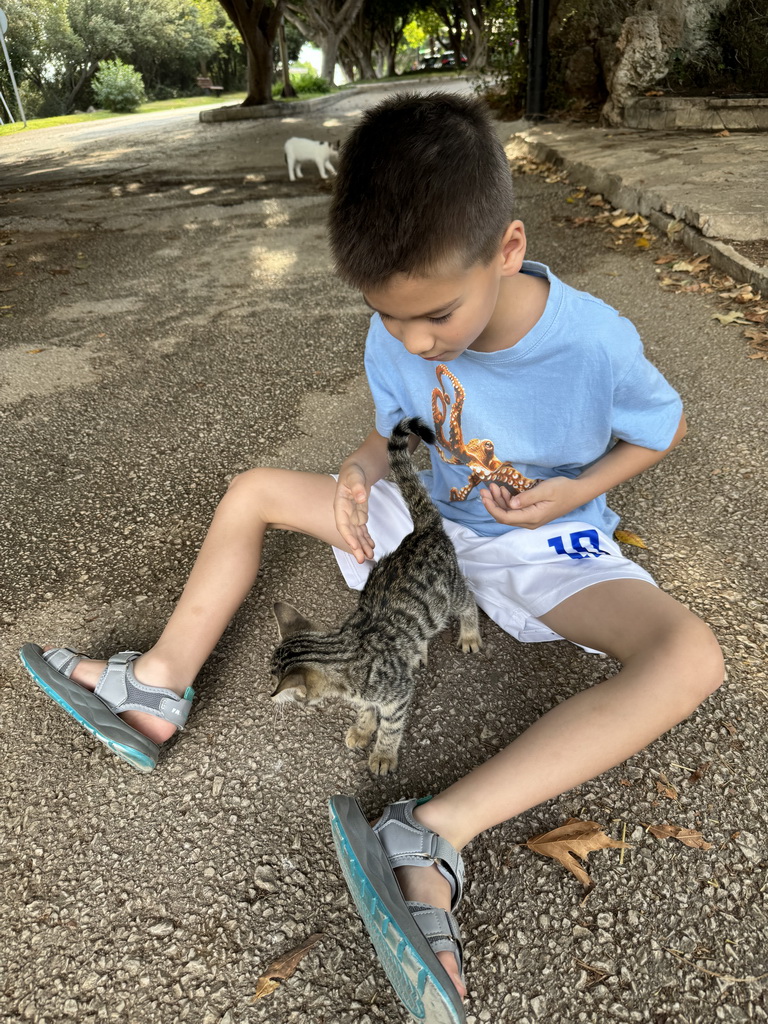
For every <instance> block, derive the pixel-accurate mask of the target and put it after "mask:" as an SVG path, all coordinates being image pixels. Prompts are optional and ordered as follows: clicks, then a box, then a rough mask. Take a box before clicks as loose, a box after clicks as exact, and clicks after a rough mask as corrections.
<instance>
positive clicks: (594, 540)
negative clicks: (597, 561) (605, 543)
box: [547, 530, 608, 558]
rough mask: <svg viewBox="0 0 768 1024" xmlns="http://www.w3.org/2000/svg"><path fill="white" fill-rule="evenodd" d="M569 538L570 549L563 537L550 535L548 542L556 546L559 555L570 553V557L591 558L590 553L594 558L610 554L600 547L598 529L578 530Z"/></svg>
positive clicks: (552, 546) (553, 546)
mask: <svg viewBox="0 0 768 1024" xmlns="http://www.w3.org/2000/svg"><path fill="white" fill-rule="evenodd" d="M568 539H569V540H570V548H571V549H570V551H569V550H567V548H566V546H565V544H564V543H563V538H562V537H550V538H549V540H548V541H547V544H548V545H549V546H550V547H551V548H554V549H555V551H556V552H557V553H558V555H568V557H569V558H589V556H590V555H592V557H593V558H599V557H600V555H607V554H608V552H607V551H603V550H602V549H601V548H600V538H599V537H598V535H597V530H576V532H575V533H572V534H571V535H570V537H569V538H568ZM585 544H586V545H587V546H586V547H585Z"/></svg>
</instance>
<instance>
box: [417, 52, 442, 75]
mask: <svg viewBox="0 0 768 1024" xmlns="http://www.w3.org/2000/svg"><path fill="white" fill-rule="evenodd" d="M442 66H443V56H442V54H440V56H439V57H422V58H421V62H420V63H419V67H418V70H419V71H439V70H440V69H441V68H442Z"/></svg>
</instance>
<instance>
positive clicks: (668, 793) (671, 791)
mask: <svg viewBox="0 0 768 1024" xmlns="http://www.w3.org/2000/svg"><path fill="white" fill-rule="evenodd" d="M656 791H657V792H658V793H661V795H662V796H665V797H666V798H667V800H677V790H676V789H675V787H674V786H673V785H672V783H671V782H670V781H669V779H668V778H667V776H666V775H665V774H664V772H659V778H658V779H657V780H656Z"/></svg>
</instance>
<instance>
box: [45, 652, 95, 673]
mask: <svg viewBox="0 0 768 1024" xmlns="http://www.w3.org/2000/svg"><path fill="white" fill-rule="evenodd" d="M84 657H86V655H84V654H79V653H78V652H77V651H73V650H71V649H70V648H69V647H53V648H51V650H49V651H43V660H44V661H46V662H47V663H48V664H49V665H50V666H51V668H55V669H56V671H57V672H61V674H62V675H63V676H66V677H67V679H71V678H72V673H73V672H74V671H75V666H76V665H77V664H79V662H81V661H82V660H83V658H84Z"/></svg>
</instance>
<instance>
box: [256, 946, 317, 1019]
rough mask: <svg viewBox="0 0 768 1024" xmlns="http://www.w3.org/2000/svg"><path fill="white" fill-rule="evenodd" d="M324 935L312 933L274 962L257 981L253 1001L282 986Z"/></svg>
mask: <svg viewBox="0 0 768 1024" xmlns="http://www.w3.org/2000/svg"><path fill="white" fill-rule="evenodd" d="M322 937H323V935H322V932H316V933H315V934H314V935H310V936H309V938H308V939H305V940H304V942H302V943H301V944H300V945H299V946H296V948H295V949H292V950H291V951H290V952H289V953H286V954H285V955H284V956H280V957H278V958H277V960H275V961H274V963H271V964H270V965H269V967H268V968H267V969H266V971H264V973H263V974H262V975H261V977H260V978H259V980H258V981H257V982H256V992H255V993H254V996H253V999H252V1000H251V1002H255V1001H256V1000H257V999H263V998H264V996H268V995H271V994H272V993H273V992H274V991H275V989H276V988H279V987H280V983H281V982H283V981H287V980H288V978H290V977H291V975H292V974H293V972H294V971H295V970H296V968H297V967H298V966H299V964H300V963H301V961H302V960H303V959H304V957H305V956H306V955H307V953H308V952H309V951H310V950H311V949H312V947H313V946H315V945H317V943H318V942H319V941H320V939H321V938H322Z"/></svg>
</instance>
